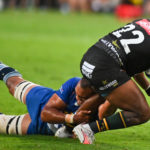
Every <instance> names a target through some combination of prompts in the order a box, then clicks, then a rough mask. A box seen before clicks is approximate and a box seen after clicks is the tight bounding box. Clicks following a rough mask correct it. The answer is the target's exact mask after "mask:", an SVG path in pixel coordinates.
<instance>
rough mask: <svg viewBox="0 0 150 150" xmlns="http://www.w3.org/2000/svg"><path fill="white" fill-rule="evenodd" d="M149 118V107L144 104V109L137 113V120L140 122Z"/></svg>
mask: <svg viewBox="0 0 150 150" xmlns="http://www.w3.org/2000/svg"><path fill="white" fill-rule="evenodd" d="M149 119H150V108H149V107H148V106H146V107H145V108H144V111H143V112H141V113H140V115H139V120H140V123H145V122H147V121H148V120H149Z"/></svg>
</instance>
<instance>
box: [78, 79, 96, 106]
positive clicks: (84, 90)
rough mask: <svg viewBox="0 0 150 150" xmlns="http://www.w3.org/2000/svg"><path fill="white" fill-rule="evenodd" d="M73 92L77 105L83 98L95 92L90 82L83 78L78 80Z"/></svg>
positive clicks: (85, 98)
mask: <svg viewBox="0 0 150 150" xmlns="http://www.w3.org/2000/svg"><path fill="white" fill-rule="evenodd" d="M75 92H76V99H77V103H78V105H81V104H82V103H83V102H84V101H85V100H87V99H88V98H89V97H91V96H92V95H94V94H95V91H94V89H93V87H92V85H91V83H90V82H89V81H88V80H87V79H85V78H82V79H81V80H80V81H79V82H78V84H77V86H76V88H75Z"/></svg>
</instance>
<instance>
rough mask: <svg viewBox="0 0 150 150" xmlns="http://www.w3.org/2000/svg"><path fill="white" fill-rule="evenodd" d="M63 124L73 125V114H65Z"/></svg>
mask: <svg viewBox="0 0 150 150" xmlns="http://www.w3.org/2000/svg"><path fill="white" fill-rule="evenodd" d="M65 122H66V123H71V124H72V123H74V114H66V115H65Z"/></svg>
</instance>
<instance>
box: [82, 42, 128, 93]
mask: <svg viewBox="0 0 150 150" xmlns="http://www.w3.org/2000/svg"><path fill="white" fill-rule="evenodd" d="M80 70H81V73H82V75H83V77H85V78H87V79H88V80H89V81H90V82H91V84H92V85H94V87H95V88H96V90H97V91H98V92H99V94H109V93H110V92H111V91H112V90H113V89H115V88H117V87H118V86H120V85H122V84H123V83H125V82H127V81H128V80H130V77H129V76H128V75H127V73H126V72H125V71H124V70H123V69H121V67H120V65H119V64H118V63H117V62H116V61H115V60H114V59H113V57H111V56H110V55H108V54H107V53H106V52H105V50H104V48H99V47H97V46H95V45H94V46H92V47H91V48H89V49H88V51H87V52H86V53H85V54H84V56H83V58H82V60H81V63H80Z"/></svg>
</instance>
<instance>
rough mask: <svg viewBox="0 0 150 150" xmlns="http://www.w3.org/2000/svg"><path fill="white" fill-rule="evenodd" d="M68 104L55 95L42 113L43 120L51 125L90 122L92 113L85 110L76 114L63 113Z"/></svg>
mask: <svg viewBox="0 0 150 150" xmlns="http://www.w3.org/2000/svg"><path fill="white" fill-rule="evenodd" d="M66 107H67V104H66V103H65V102H64V101H63V100H62V99H61V98H60V97H59V96H58V95H57V94H54V95H53V96H52V97H51V98H50V100H49V101H48V102H47V104H46V105H45V107H44V108H43V110H42V112H41V119H42V121H44V122H49V123H75V124H79V123H83V122H89V120H90V116H89V114H90V111H86V110H83V111H81V112H80V113H76V114H66V113H64V112H63V111H64V110H65V109H66Z"/></svg>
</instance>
